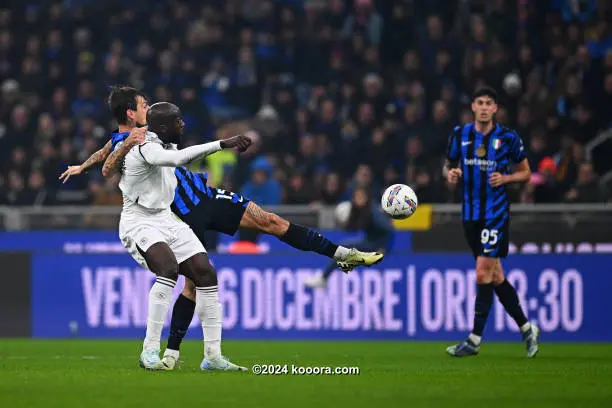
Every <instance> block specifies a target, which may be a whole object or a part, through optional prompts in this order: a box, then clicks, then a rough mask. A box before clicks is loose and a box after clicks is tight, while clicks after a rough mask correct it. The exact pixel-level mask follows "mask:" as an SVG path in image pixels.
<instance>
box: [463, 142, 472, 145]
mask: <svg viewBox="0 0 612 408" xmlns="http://www.w3.org/2000/svg"><path fill="white" fill-rule="evenodd" d="M469 144H472V142H461V146H467V145H469Z"/></svg>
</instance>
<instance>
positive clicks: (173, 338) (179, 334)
mask: <svg viewBox="0 0 612 408" xmlns="http://www.w3.org/2000/svg"><path fill="white" fill-rule="evenodd" d="M194 311H195V302H194V301H193V300H191V299H189V298H186V297H185V296H183V294H182V293H181V294H180V295H179V297H178V299H176V303H175V304H174V308H173V309H172V320H171V321H170V337H168V348H169V349H170V350H179V349H180V347H181V342H182V341H183V337H185V334H186V333H187V330H188V329H189V323H191V320H192V319H193V312H194Z"/></svg>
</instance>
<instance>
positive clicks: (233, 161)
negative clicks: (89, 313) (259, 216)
mask: <svg viewBox="0 0 612 408" xmlns="http://www.w3.org/2000/svg"><path fill="white" fill-rule="evenodd" d="M39 3H40V4H39V5H38V6H37V7H30V6H29V3H27V2H26V3H23V2H22V3H20V2H13V4H14V6H11V8H10V9H9V8H7V7H5V8H4V9H2V8H0V84H1V85H0V93H1V95H0V180H1V181H2V183H1V184H0V196H1V197H3V198H0V202H3V203H8V204H10V205H29V204H46V205H49V204H57V203H59V204H61V203H65V202H68V201H69V202H71V203H78V204H90V203H92V202H94V201H95V200H98V202H108V203H112V202H115V200H116V198H117V196H116V195H112V194H110V192H111V191H112V190H113V189H115V190H116V186H115V184H113V183H110V184H106V183H103V182H102V177H101V175H100V172H99V171H97V170H95V171H90V172H88V173H87V174H86V175H82V176H80V177H76V178H72V179H71V180H70V181H69V182H68V183H66V184H65V185H57V184H55V182H56V179H57V175H58V174H59V173H60V172H61V170H63V169H64V168H65V166H67V165H69V164H75V163H76V162H77V161H83V160H85V159H86V158H87V156H88V155H90V154H91V153H93V152H94V151H96V150H97V149H99V148H100V147H102V146H103V145H104V144H105V143H106V142H107V140H108V134H109V132H110V131H111V130H112V129H114V128H115V127H116V126H115V124H114V123H113V122H112V120H111V119H110V118H111V115H110V113H109V112H108V109H107V108H106V106H104V103H105V102H104V101H105V98H106V96H107V93H108V87H109V86H111V85H115V84H122V83H127V84H131V85H133V86H136V87H138V88H140V89H142V90H143V91H144V92H146V93H147V94H148V95H149V97H150V98H151V100H152V102H154V101H158V100H168V101H172V102H174V103H176V104H177V105H179V106H180V107H181V109H182V112H183V117H184V120H185V141H186V143H185V145H189V144H193V143H200V142H206V141H210V140H213V139H215V138H221V137H227V136H229V135H233V134H236V133H239V132H247V131H250V132H251V133H250V134H251V135H252V137H253V138H254V139H256V140H255V143H254V144H253V146H252V148H251V149H250V150H249V151H247V152H245V153H243V154H240V155H238V154H236V153H235V152H232V151H228V152H225V153H223V154H217V155H214V156H211V157H209V158H207V159H206V160H203V161H202V162H199V163H194V164H193V167H194V168H195V169H197V170H202V171H208V173H209V183H211V185H215V186H216V185H219V186H221V187H224V188H230V187H231V188H233V189H243V190H245V195H247V196H248V195H251V196H252V198H254V199H256V201H258V202H262V203H270V204H279V203H281V202H287V203H303V204H307V203H309V202H314V201H316V202H321V203H326V204H334V203H336V202H338V200H341V199H343V198H347V197H350V195H351V192H352V191H353V190H354V188H355V187H356V186H357V185H362V184H365V185H367V186H368V188H370V189H371V191H372V194H379V193H380V190H381V188H383V187H384V186H386V185H389V184H391V183H397V182H400V183H409V184H411V185H413V186H414V187H415V188H416V189H417V190H418V194H419V198H420V201H421V202H431V201H450V200H454V198H453V194H454V193H453V194H450V193H448V192H446V191H445V187H444V181H443V180H442V179H441V177H440V166H441V163H442V160H443V157H444V152H445V148H446V143H447V138H448V135H449V132H450V130H451V129H452V128H453V127H454V126H456V125H457V124H465V123H468V122H470V121H471V120H473V118H472V113H471V109H470V95H471V94H472V93H473V91H474V90H475V89H476V88H477V87H479V86H482V85H490V86H493V87H495V88H496V89H497V90H498V91H499V102H500V106H499V110H498V113H497V116H496V120H497V121H498V122H499V123H501V124H502V125H504V126H509V127H511V128H514V129H515V130H516V131H517V132H518V133H519V135H520V136H521V137H522V138H523V139H524V142H525V146H526V149H527V155H528V158H529V161H530V164H531V166H532V169H533V171H534V173H537V176H535V180H534V182H533V183H530V184H529V185H528V186H526V187H525V188H526V189H525V191H524V193H525V194H522V195H521V194H519V196H522V197H523V199H525V200H529V201H535V202H542V201H546V202H555V201H559V200H562V199H564V197H566V195H567V194H570V192H571V194H570V196H573V195H574V194H576V197H577V198H576V199H573V200H574V201H576V200H580V201H584V200H590V199H592V200H603V199H604V198H605V197H604V196H602V195H597V194H591V193H589V191H591V190H588V189H586V187H584V186H585V185H590V186H592V185H595V184H596V183H598V182H599V179H600V177H599V176H602V177H603V178H604V180H605V179H609V178H610V173H609V172H610V171H612V164H610V163H612V162H610V160H609V158H610V156H611V155H612V138H607V139H606V137H605V136H602V135H605V134H606V133H605V132H606V131H608V132H609V131H610V130H609V129H610V128H611V127H612V120H610V115H609V110H610V106H612V26H611V25H610V23H609V21H610V7H609V5H607V3H608V2H602V1H596V0H583V1H573V0H547V1H542V2H522V3H520V4H518V7H517V6H516V5H515V2H511V1H505V0H492V1H489V2H486V1H469V2H464V1H459V0H455V1H453V0H445V1H442V0H412V1H404V0H387V1H375V0H352V1H348V0H328V1H318V0H313V1H302V0H294V1H282V2H276V1H272V0H248V1H227V2H203V3H202V2H201V3H202V4H199V3H197V2H185V1H179V2H169V1H167V0H161V1H160V2H156V3H155V7H143V5H144V3H142V2H138V3H136V4H132V3H120V2H113V6H112V7H98V6H97V4H96V3H95V2H91V1H87V2H83V1H80V2H76V3H75V2H50V3H49V2H39ZM585 160H589V162H590V163H591V164H590V166H591V168H592V171H591V173H590V176H589V177H590V179H589V180H590V181H588V182H587V181H585V180H586V177H587V176H586V174H587V173H588V171H587V170H584V171H583V168H585V166H584V165H583V163H584V162H585ZM551 161H552V162H551ZM553 164H554V165H553ZM540 170H541V171H540ZM581 174H582V175H581ZM577 183H578V184H577ZM56 187H57V188H56ZM515 187H516V188H520V187H521V186H515ZM589 188H591V187H589ZM347 189H348V190H347ZM247 191H248V192H249V193H252V194H247ZM94 192H95V194H94ZM98 192H103V194H102V193H101V194H102V195H101V197H106V198H99V199H96V197H97V196H98ZM115 192H116V191H115ZM66 197H72V198H71V199H70V200H66V199H65V198H66ZM74 197H87V199H82V198H74ZM585 197H586V198H585Z"/></svg>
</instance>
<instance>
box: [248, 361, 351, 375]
mask: <svg viewBox="0 0 612 408" xmlns="http://www.w3.org/2000/svg"><path fill="white" fill-rule="evenodd" d="M251 371H252V372H253V374H255V375H359V373H360V369H359V367H348V366H341V367H330V366H300V365H295V364H253V366H252V367H251Z"/></svg>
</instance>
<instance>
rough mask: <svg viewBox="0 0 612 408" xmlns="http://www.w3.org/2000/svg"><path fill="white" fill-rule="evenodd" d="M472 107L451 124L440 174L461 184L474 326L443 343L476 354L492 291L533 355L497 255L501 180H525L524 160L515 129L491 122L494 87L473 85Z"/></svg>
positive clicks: (503, 248) (534, 340)
mask: <svg viewBox="0 0 612 408" xmlns="http://www.w3.org/2000/svg"><path fill="white" fill-rule="evenodd" d="M472 112H473V113H474V122H473V123H469V124H467V125H464V126H457V127H455V129H453V131H452V132H451V134H450V137H449V140H448V145H447V148H446V163H445V165H444V175H445V177H446V179H447V181H448V184H449V185H450V186H451V187H452V186H454V185H456V184H457V183H458V182H459V181H461V184H462V186H463V197H462V211H461V214H462V220H463V230H464V234H465V238H466V240H467V243H468V246H469V247H470V250H471V252H472V254H473V255H474V258H476V283H477V286H478V287H477V292H476V293H477V294H476V304H475V307H474V310H475V315H474V327H473V330H472V333H470V335H469V336H468V338H467V339H466V340H464V341H462V342H460V343H459V344H457V345H454V346H451V347H448V348H447V352H448V354H450V355H451V356H453V357H464V356H472V355H476V354H478V352H479V350H480V342H481V339H482V335H483V332H484V328H485V325H486V322H487V318H488V315H489V311H490V309H491V305H492V303H493V296H494V294H496V295H497V296H498V298H499V300H500V302H501V303H502V305H503V306H504V308H505V309H506V311H507V312H508V314H510V316H512V318H513V319H514V321H515V322H516V324H517V325H518V327H519V328H520V329H521V332H522V334H523V341H525V343H526V346H527V356H528V357H534V356H535V355H536V354H537V352H538V350H539V345H538V336H539V329H538V328H537V327H536V326H535V325H532V324H530V323H529V321H528V320H527V317H526V316H525V314H524V312H523V310H522V308H521V306H520V303H519V299H518V296H517V295H516V290H515V289H514V287H512V285H510V283H509V282H508V281H507V280H506V279H505V277H504V272H503V269H502V266H501V260H500V259H501V258H505V257H506V256H507V255H508V246H509V237H508V234H509V224H510V200H509V197H508V192H507V190H506V184H508V183H516V182H526V181H528V180H529V179H530V177H531V171H530V169H529V162H528V161H527V158H526V155H525V150H524V147H523V143H522V141H521V138H520V137H519V135H518V134H517V133H516V132H515V131H513V130H511V129H509V128H507V127H505V126H502V125H500V124H499V123H496V122H495V113H496V112H497V93H496V92H495V90H493V89H491V88H482V89H480V90H478V91H476V93H475V94H474V97H473V99H472ZM512 165H515V167H514V170H513V169H512Z"/></svg>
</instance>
